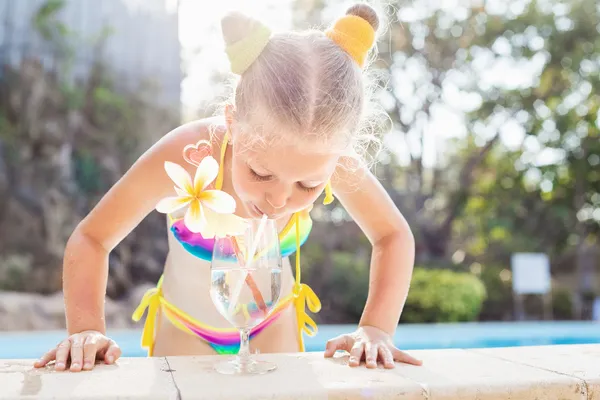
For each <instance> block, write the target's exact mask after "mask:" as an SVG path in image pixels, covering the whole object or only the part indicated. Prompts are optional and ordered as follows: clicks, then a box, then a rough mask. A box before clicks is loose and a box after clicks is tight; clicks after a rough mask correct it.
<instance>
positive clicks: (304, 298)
mask: <svg viewBox="0 0 600 400" xmlns="http://www.w3.org/2000/svg"><path fill="white" fill-rule="evenodd" d="M307 306H308V309H309V310H310V311H311V312H313V313H317V312H319V311H320V310H321V301H320V300H319V297H318V296H317V295H316V294H315V292H314V291H313V290H312V289H311V288H310V286H308V285H307V284H305V283H303V284H301V285H300V287H299V288H298V287H297V286H296V287H294V308H295V309H296V321H297V323H298V341H299V343H298V344H299V347H300V351H302V352H303V351H304V350H305V349H304V340H303V338H302V332H304V333H306V334H307V335H308V336H310V337H313V336H315V335H316V333H317V330H318V329H317V323H316V322H315V321H314V320H313V319H312V318H311V317H310V316H309V315H308V314H307V313H306V307H307Z"/></svg>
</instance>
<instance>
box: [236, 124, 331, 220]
mask: <svg viewBox="0 0 600 400" xmlns="http://www.w3.org/2000/svg"><path fill="white" fill-rule="evenodd" d="M277 142H280V143H279V144H275V145H272V146H270V147H266V146H261V145H260V144H258V145H255V146H244V145H243V144H241V145H239V146H236V144H235V143H236V140H235V136H234V141H233V143H234V145H233V153H232V163H231V174H232V182H233V187H234V190H235V192H236V194H237V196H238V197H239V199H240V200H241V202H242V205H243V206H244V208H246V210H247V212H248V213H249V215H250V216H252V217H254V218H260V217H261V216H262V215H263V214H267V215H268V216H269V217H270V218H273V219H276V218H279V217H282V216H284V215H286V214H290V213H293V212H297V211H300V210H302V209H305V208H307V207H309V206H310V205H312V204H313V203H314V202H315V200H316V199H317V197H319V195H320V194H321V193H322V192H323V189H324V188H325V185H326V184H327V182H328V180H329V179H330V177H331V175H332V174H333V172H334V170H335V167H336V165H337V163H338V159H339V154H337V153H336V154H323V153H322V152H319V153H310V152H309V151H306V149H305V151H300V149H299V148H298V147H297V146H293V145H291V144H286V143H281V142H283V141H277Z"/></svg>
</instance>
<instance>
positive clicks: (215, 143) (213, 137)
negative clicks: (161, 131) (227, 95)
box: [157, 117, 227, 163]
mask: <svg viewBox="0 0 600 400" xmlns="http://www.w3.org/2000/svg"><path fill="white" fill-rule="evenodd" d="M226 132H227V127H226V125H225V121H224V119H223V118H221V117H210V118H202V119H197V120H193V121H189V122H186V123H184V124H182V125H180V126H178V127H177V128H175V129H173V130H172V131H170V132H169V133H167V134H166V135H165V136H164V137H163V138H162V139H161V140H160V141H159V143H157V145H158V147H159V148H160V150H159V151H160V153H161V154H163V156H164V157H166V158H167V159H170V160H171V161H175V162H178V161H187V162H188V163H193V162H199V161H200V160H201V159H202V158H204V157H205V156H206V155H208V154H211V155H213V157H214V156H215V155H217V154H219V152H220V149H221V144H222V143H223V140H224V138H225V133H226ZM176 160H177V161H176Z"/></svg>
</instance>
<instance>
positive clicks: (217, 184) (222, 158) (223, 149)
mask: <svg viewBox="0 0 600 400" xmlns="http://www.w3.org/2000/svg"><path fill="white" fill-rule="evenodd" d="M228 146H229V131H227V132H225V135H223V142H221V154H220V157H219V173H218V174H217V178H216V180H215V189H216V190H221V189H222V188H223V169H224V168H223V165H224V164H225V153H227V147H228Z"/></svg>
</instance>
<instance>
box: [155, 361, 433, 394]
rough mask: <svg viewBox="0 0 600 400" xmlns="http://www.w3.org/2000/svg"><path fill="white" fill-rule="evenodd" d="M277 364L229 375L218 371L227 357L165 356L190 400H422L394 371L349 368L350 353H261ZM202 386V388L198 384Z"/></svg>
mask: <svg viewBox="0 0 600 400" xmlns="http://www.w3.org/2000/svg"><path fill="white" fill-rule="evenodd" d="M256 357H257V359H265V360H268V361H272V362H274V363H275V364H277V366H278V367H277V369H276V370H275V371H273V372H270V373H268V374H265V375H257V376H236V377H232V376H227V375H222V374H219V373H217V372H215V371H214V369H213V365H214V364H215V363H216V362H220V361H222V360H227V359H228V357H226V356H223V357H219V356H210V357H206V356H203V357H167V359H168V360H169V364H170V365H171V368H172V369H173V370H174V372H173V376H174V378H175V382H177V386H178V387H179V389H180V390H181V393H182V394H184V398H185V399H186V400H187V399H190V400H204V399H211V400H212V399H215V400H216V399H236V400H242V399H244V400H246V399H264V398H268V399H286V400H288V399H319V400H321V399H324V400H325V399H329V400H332V399H333V400H335V399H340V400H341V399H348V400H350V399H362V398H375V399H388V398H389V399H392V398H393V399H395V398H402V399H406V400H413V399H414V400H416V399H423V398H424V397H423V390H422V388H421V387H420V385H418V384H416V383H414V382H412V381H411V380H410V379H407V378H404V377H403V376H402V371H403V370H405V369H406V368H416V367H411V366H404V367H403V368H398V369H395V370H387V371H386V370H383V369H377V370H369V369H366V368H360V369H359V368H350V367H348V365H347V359H346V357H335V358H334V359H325V358H323V355H322V353H304V354H271V355H264V354H263V355H258V356H256ZM200 388H201V389H200Z"/></svg>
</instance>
